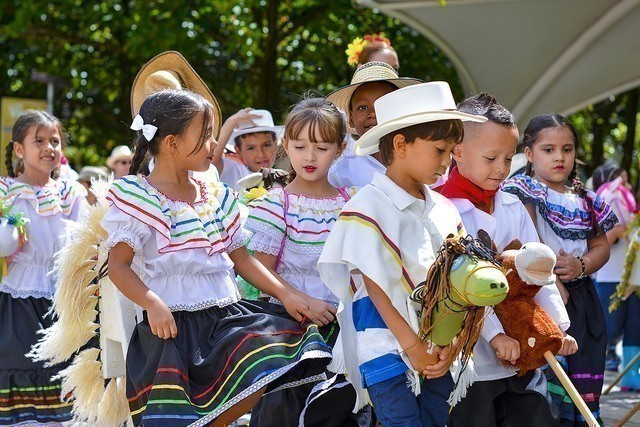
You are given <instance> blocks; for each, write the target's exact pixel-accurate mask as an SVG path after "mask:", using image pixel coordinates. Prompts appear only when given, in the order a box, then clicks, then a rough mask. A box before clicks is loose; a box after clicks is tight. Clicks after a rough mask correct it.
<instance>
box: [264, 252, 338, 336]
mask: <svg viewBox="0 0 640 427" xmlns="http://www.w3.org/2000/svg"><path fill="white" fill-rule="evenodd" d="M254 256H255V258H256V259H257V260H258V261H260V262H261V263H262V265H264V266H265V267H266V268H267V269H268V270H269V271H270V272H271V274H273V275H274V276H275V278H276V279H278V280H279V281H280V283H282V284H283V285H284V286H285V287H286V288H287V289H288V290H289V292H293V293H294V294H296V295H298V296H299V297H300V298H302V299H304V300H305V301H306V302H307V304H309V312H310V313H311V320H313V321H314V322H315V323H317V324H319V325H321V326H324V325H328V324H329V323H331V322H333V319H334V318H335V314H336V311H337V310H336V309H335V307H333V306H332V305H331V304H329V303H327V302H325V301H322V300H320V299H317V298H313V297H311V296H309V295H307V294H305V293H304V292H301V291H299V290H298V289H296V288H294V287H293V286H291V285H290V284H289V283H288V282H287V281H286V280H284V279H283V278H282V276H280V275H279V274H278V273H276V261H277V257H275V256H274V255H271V254H266V253H264V252H255V253H254Z"/></svg>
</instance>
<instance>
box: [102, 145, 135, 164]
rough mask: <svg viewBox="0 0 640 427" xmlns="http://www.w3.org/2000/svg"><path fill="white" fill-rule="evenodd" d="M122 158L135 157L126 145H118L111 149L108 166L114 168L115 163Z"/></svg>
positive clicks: (129, 158)
mask: <svg viewBox="0 0 640 427" xmlns="http://www.w3.org/2000/svg"><path fill="white" fill-rule="evenodd" d="M121 159H128V160H131V159H133V153H132V152H131V149H130V148H129V147H127V146H126V145H118V146H117V147H115V148H114V149H113V150H111V155H110V156H109V157H108V158H107V166H109V168H110V169H113V167H114V166H115V163H116V162H117V161H118V160H121Z"/></svg>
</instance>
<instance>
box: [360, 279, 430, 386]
mask: <svg viewBox="0 0 640 427" xmlns="http://www.w3.org/2000/svg"><path fill="white" fill-rule="evenodd" d="M362 277H363V279H364V285H365V287H366V289H367V293H368V294H369V297H370V298H371V301H372V302H373V305H374V306H375V307H376V310H378V313H379V314H380V317H382V320H383V321H384V323H385V325H387V328H389V330H390V331H391V333H392V334H393V336H394V337H395V338H396V339H397V340H398V343H399V344H400V347H401V348H402V349H403V350H404V352H405V353H406V354H407V356H409V360H410V361H411V364H412V365H413V369H415V370H416V371H418V372H420V373H422V374H423V375H426V369H427V367H428V366H430V365H434V364H436V363H439V359H438V355H439V353H440V350H441V349H439V348H436V350H435V351H434V352H433V354H429V353H428V349H429V345H428V344H427V343H425V342H424V341H422V340H421V339H420V338H418V335H416V333H415V332H413V329H411V326H409V324H408V323H407V321H406V320H405V319H404V318H403V317H402V315H401V314H400V313H399V312H398V310H396V308H395V307H394V306H393V304H392V303H391V300H390V299H389V297H388V296H387V294H385V293H384V291H383V290H382V289H380V286H378V285H377V284H376V283H375V282H374V281H373V280H371V279H370V278H368V277H367V276H365V275H364V274H363V275H362Z"/></svg>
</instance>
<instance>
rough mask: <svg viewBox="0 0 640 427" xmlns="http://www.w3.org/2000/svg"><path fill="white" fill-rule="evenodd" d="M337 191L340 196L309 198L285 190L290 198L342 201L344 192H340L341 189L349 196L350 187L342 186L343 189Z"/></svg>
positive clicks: (337, 188) (338, 188)
mask: <svg viewBox="0 0 640 427" xmlns="http://www.w3.org/2000/svg"><path fill="white" fill-rule="evenodd" d="M334 188H335V189H336V190H337V191H338V194H336V195H335V196H327V197H317V196H308V195H306V194H301V193H292V192H290V191H289V190H287V189H286V187H285V188H283V192H285V191H286V193H287V194H288V195H290V196H296V197H301V198H305V199H312V200H336V199H342V198H343V196H342V192H340V189H342V190H343V191H344V192H345V193H346V194H349V192H348V191H347V190H348V187H346V186H342V187H334Z"/></svg>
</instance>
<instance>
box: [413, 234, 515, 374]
mask: <svg viewBox="0 0 640 427" xmlns="http://www.w3.org/2000/svg"><path fill="white" fill-rule="evenodd" d="M508 290H509V287H508V285H507V279H506V277H505V275H504V274H503V271H502V268H501V266H500V264H499V263H498V262H497V261H496V260H495V258H494V257H493V254H492V252H491V251H490V250H489V249H487V248H486V247H485V246H484V245H483V244H482V243H481V242H480V241H479V240H475V239H473V238H472V237H471V236H466V237H461V236H455V237H454V236H452V235H449V237H447V239H446V240H445V241H444V243H443V245H442V246H441V247H440V249H439V251H438V257H437V259H436V261H435V262H434V263H433V265H432V266H431V268H430V269H429V271H428V273H427V280H426V284H425V285H423V286H420V287H418V288H416V290H414V292H413V293H412V295H411V299H412V301H414V302H418V303H420V306H421V308H422V312H421V315H420V316H419V317H420V330H419V333H418V336H419V337H420V339H422V340H429V341H430V342H431V343H432V344H436V345H439V346H447V345H451V347H450V351H449V354H448V359H447V362H448V363H449V364H451V363H453V361H454V360H455V359H457V357H458V355H461V363H462V366H465V365H466V363H467V362H468V360H469V357H470V356H471V352H472V350H473V346H474V345H475V343H476V341H477V340H478V337H479V336H480V332H481V331H482V325H483V323H484V317H485V310H484V307H485V306H493V305H496V304H498V303H500V302H501V301H502V300H503V299H504V298H505V297H506V296H507V291H508ZM456 337H457V339H454V338H456ZM436 362H437V355H435V356H434V363H436Z"/></svg>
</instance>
